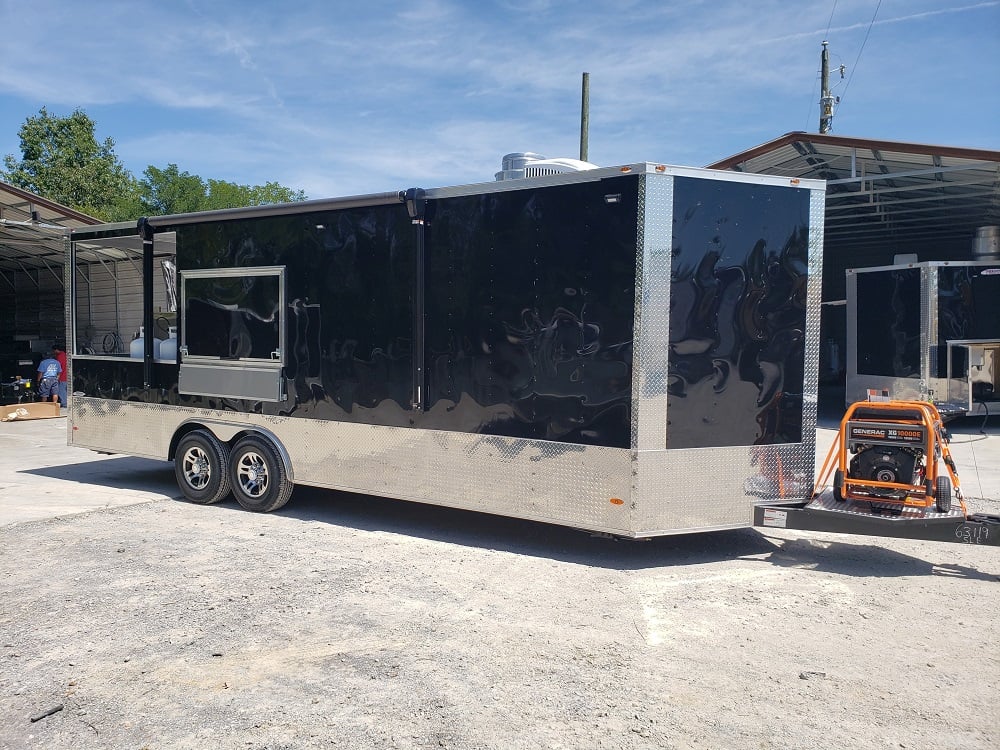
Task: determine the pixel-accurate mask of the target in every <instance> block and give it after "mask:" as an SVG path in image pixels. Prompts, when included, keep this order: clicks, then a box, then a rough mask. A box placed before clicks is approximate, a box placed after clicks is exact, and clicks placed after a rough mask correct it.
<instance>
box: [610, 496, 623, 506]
mask: <svg viewBox="0 0 1000 750" xmlns="http://www.w3.org/2000/svg"><path fill="white" fill-rule="evenodd" d="M611 504H612V505H624V504H625V501H624V500H622V499H621V498H620V497H613V498H611Z"/></svg>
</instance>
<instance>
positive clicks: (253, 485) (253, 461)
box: [236, 451, 268, 498]
mask: <svg viewBox="0 0 1000 750" xmlns="http://www.w3.org/2000/svg"><path fill="white" fill-rule="evenodd" d="M236 480H237V481H238V482H239V484H240V489H241V490H242V491H243V492H244V493H245V494H246V495H247V496H248V497H254V498H256V497H260V496H261V495H263V494H264V493H265V492H267V482H268V473H267V464H266V463H265V462H264V458H263V457H262V456H261V455H260V454H259V453H257V452H256V451H247V452H246V453H244V454H243V455H242V456H240V461H239V463H238V464H237V465H236Z"/></svg>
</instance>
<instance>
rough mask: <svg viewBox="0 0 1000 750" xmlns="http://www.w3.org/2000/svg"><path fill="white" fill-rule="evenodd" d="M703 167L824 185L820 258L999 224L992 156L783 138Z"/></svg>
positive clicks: (999, 195)
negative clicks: (841, 251) (818, 181)
mask: <svg viewBox="0 0 1000 750" xmlns="http://www.w3.org/2000/svg"><path fill="white" fill-rule="evenodd" d="M708 166H709V168H710V169H732V170H736V171H741V172H756V173H761V174H776V175H785V176H791V177H800V178H815V179H822V180H826V181H827V194H826V195H827V202H826V232H825V237H826V239H825V242H826V247H827V252H828V253H829V252H830V251H831V250H834V251H836V250H839V249H842V248H850V251H851V253H852V254H859V253H863V252H865V251H870V252H879V253H882V254H885V253H886V252H906V251H907V250H909V249H911V248H913V247H920V248H927V247H934V246H935V245H938V246H941V247H952V248H953V247H955V246H956V243H959V244H961V243H966V242H968V247H970V248H971V245H972V241H973V238H974V236H975V233H976V230H977V229H978V228H979V227H983V226H993V225H997V224H1000V151H991V150H985V149H972V148H957V147H951V146H934V145H929V144H919V143H903V142H898V141H885V140H874V139H868V138H855V137H850V136H837V135H820V134H818V133H804V132H796V133H787V134H786V135H783V136H781V137H780V138H776V139H775V140H773V141H769V142H768V143H764V144H762V145H760V146H756V147H754V148H752V149H750V150H748V151H744V152H743V153H741V154H736V155H735V156H731V157H729V158H727V159H723V160H721V161H718V162H715V163H714V164H710V165H708Z"/></svg>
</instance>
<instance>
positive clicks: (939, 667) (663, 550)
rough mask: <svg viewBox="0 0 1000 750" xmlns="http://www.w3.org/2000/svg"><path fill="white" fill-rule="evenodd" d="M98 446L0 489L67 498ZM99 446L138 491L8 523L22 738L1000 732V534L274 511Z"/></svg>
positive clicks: (338, 503) (1, 740)
mask: <svg viewBox="0 0 1000 750" xmlns="http://www.w3.org/2000/svg"><path fill="white" fill-rule="evenodd" d="M992 439H993V440H995V439H996V438H992ZM36 447H38V446H36ZM62 450H64V451H72V450H75V449H68V448H65V446H63V448H62ZM42 452H43V453H45V454H46V456H47V458H46V460H47V461H49V462H50V464H58V463H59V460H58V457H56V458H53V456H52V455H51V451H49V452H47V453H46V451H45V450H44V445H42ZM80 453H81V454H82V455H83V456H89V458H88V459H87V460H86V461H83V460H82V459H81V458H80V457H79V456H77V455H76V454H73V456H72V457H71V458H70V459H67V461H79V463H77V464H75V465H76V466H78V467H79V469H78V471H76V472H73V471H71V470H70V469H71V468H72V467H70V468H64V469H61V470H60V471H65V472H67V473H66V474H65V475H59V476H56V475H55V474H53V472H52V471H48V472H46V471H38V472H32V471H26V470H24V469H22V471H21V472H20V473H16V474H15V473H11V475H10V476H9V477H7V476H0V503H3V502H7V501H8V500H9V499H10V498H11V497H12V494H11V493H27V492H29V491H33V492H35V493H37V494H42V493H41V491H40V489H39V488H40V487H42V486H46V487H49V486H55V485H58V484H59V483H61V486H62V488H63V489H62V492H63V493H66V492H71V491H72V489H67V488H71V487H72V486H73V485H70V484H67V483H68V482H72V481H77V482H81V481H86V480H85V479H83V480H81V479H80V477H83V476H87V474H86V471H87V467H90V468H92V467H93V466H94V463H93V462H94V461H96V460H98V459H97V457H96V456H94V454H89V453H86V452H80ZM88 462H89V463H88ZM102 466H104V467H105V468H104V471H105V474H104V477H103V479H102V482H104V483H105V484H108V483H116V484H118V485H119V487H120V489H110V488H108V489H103V488H97V489H98V490H99V491H100V492H103V493H105V494H107V495H108V496H109V497H110V496H112V495H117V493H129V492H131V493H132V495H133V497H132V499H131V501H130V502H131V504H124V505H117V506H115V505H114V504H113V503H111V501H110V500H109V502H108V503H107V504H106V505H107V507H101V508H98V509H96V510H91V511H89V512H85V513H78V514H75V515H62V516H58V517H50V518H43V519H35V520H31V519H29V520H25V521H20V522H16V523H8V524H6V525H0V575H2V579H3V589H2V591H3V596H2V599H0V747H2V748H44V749H45V750H61V749H63V748H65V749H67V750H68V749H70V748H72V749H73V750H77V749H79V748H198V749H199V750H200V749H202V748H223V749H229V748H232V749H236V748H240V749H252V750H257V749H259V750H264V749H271V750H278V749H279V748H280V749H282V750H284V749H288V750H291V749H293V748H294V749H297V748H327V747H334V748H410V747H454V748H823V749H824V750H826V749H828V748H838V747H839V748H917V749H921V750H935V749H938V748H940V749H942V750H943V749H945V748H947V749H949V750H951V749H959V748H961V749H970V750H971V749H973V748H975V749H977V750H986V749H987V748H989V749H990V750H992V749H993V748H996V747H997V746H998V737H997V727H998V725H1000V722H998V718H1000V715H998V708H997V696H998V695H1000V668H998V667H1000V647H998V643H1000V617H998V615H1000V596H998V581H1000V578H998V576H1000V548H981V547H971V546H963V545H957V544H941V543H930V542H914V541H906V540H890V539H875V538H870V537H860V536H859V537H849V536H841V535H831V534H813V535H808V534H803V533H798V532H791V531H776V530H770V529H768V530H752V529H747V530H741V531H732V532H718V533H713V534H702V535H685V536H678V537H667V538H660V539H656V540H652V541H645V542H614V541H610V540H607V539H601V538H592V537H590V536H588V535H587V534H585V533H582V532H578V531H573V530H570V529H563V528H559V527H552V526H546V525H543V524H535V523H529V522H522V521H516V520H512V519H506V518H496V517H493V516H488V515H484V514H475V513H467V512H462V511H456V510H449V509H443V508H435V507H430V506H422V505H415V504H408V503H402V502H395V501H390V500H383V499H379V498H370V497H362V496H357V495H350V494H341V493H332V492H323V491H318V490H309V489H304V488H300V489H298V490H296V494H295V496H294V497H293V499H292V502H291V503H290V504H289V505H288V506H286V508H285V509H283V510H282V511H279V512H278V513H276V514H271V515H266V516H261V515H254V514H250V513H246V512H244V511H242V510H240V509H239V508H238V507H237V506H236V505H235V504H233V503H228V504H222V505H217V506H209V507H201V506H195V505H190V504H187V503H184V502H181V501H178V500H175V499H171V498H170V495H173V494H176V492H177V491H176V487H175V486H174V485H173V479H172V469H171V466H170V465H168V464H159V463H156V462H145V461H141V460H139V459H104V460H103V463H102ZM116 467H117V468H116ZM133 477H135V479H133ZM136 483H138V484H136ZM79 486H80V487H81V488H82V487H83V485H79ZM140 490H141V491H140ZM80 491H81V492H82V489H81V490H80ZM90 491H94V489H93V488H91V490H90ZM0 507H2V506H0ZM975 509H976V510H980V511H985V512H993V513H1000V502H998V499H996V498H995V499H992V500H980V501H977V503H976V507H975ZM57 706H58V707H61V708H60V710H58V711H56V712H55V713H51V714H50V715H48V716H44V717H42V718H38V717H39V716H41V715H42V714H44V713H46V712H47V711H49V710H52V709H55V708H56V707H57ZM32 719H37V720H35V721H33V720H32Z"/></svg>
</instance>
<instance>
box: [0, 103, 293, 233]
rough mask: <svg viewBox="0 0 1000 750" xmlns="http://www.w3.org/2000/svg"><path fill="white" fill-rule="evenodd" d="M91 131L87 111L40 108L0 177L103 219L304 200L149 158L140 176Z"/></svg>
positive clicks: (278, 188)
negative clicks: (152, 161) (54, 112)
mask: <svg viewBox="0 0 1000 750" xmlns="http://www.w3.org/2000/svg"><path fill="white" fill-rule="evenodd" d="M94 130H95V126H94V121H93V120H91V119H90V118H89V117H88V116H87V115H86V114H85V113H84V112H83V110H80V109H77V110H74V112H73V114H72V115H70V116H69V117H58V116H56V115H52V114H50V113H49V112H48V110H46V109H45V107H42V108H41V109H40V110H39V112H38V115H36V116H34V117H29V118H28V119H27V120H25V122H24V125H22V126H21V129H20V130H19V131H18V135H19V136H20V138H21V158H20V159H16V158H15V157H14V156H13V155H11V154H8V155H7V156H5V157H4V160H3V163H4V166H5V167H6V170H0V178H2V179H4V180H5V181H7V182H9V183H11V184H12V185H16V186H17V187H20V188H24V189H25V190H28V191H30V192H32V193H36V194H37V195H41V196H43V197H45V198H48V199H50V200H54V201H56V202H57V203H62V204H63V205H66V206H69V207H71V208H75V209H76V210H78V211H82V212H83V213H86V214H90V215H91V216H96V217H97V218H99V219H104V220H105V221H128V220H131V219H137V218H138V217H140V216H144V215H145V216H158V215H163V214H181V213H188V212H192V211H207V210H210V209H218V208H240V207H243V206H260V205H264V204H268V203H284V202H290V201H302V200H305V199H306V196H305V193H303V192H302V191H301V190H292V189H291V188H287V187H284V186H283V185H279V184H278V183H277V182H267V183H265V184H263V185H237V184H236V183H232V182H226V181H224V180H208V181H205V180H203V179H202V178H201V177H199V176H198V175H194V174H191V173H190V172H181V171H180V169H179V168H178V166H177V165H176V164H168V165H167V166H166V168H165V169H160V168H158V167H154V166H152V165H150V166H148V167H147V168H146V170H145V171H144V172H143V179H142V180H136V179H135V177H133V176H132V174H131V173H130V172H129V171H128V170H127V169H125V167H124V165H123V164H122V163H121V161H119V159H118V157H117V156H116V155H115V149H114V147H115V144H114V141H113V140H112V139H111V138H106V139H104V141H103V142H100V143H99V142H98V141H97V138H96V136H95V135H94Z"/></svg>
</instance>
